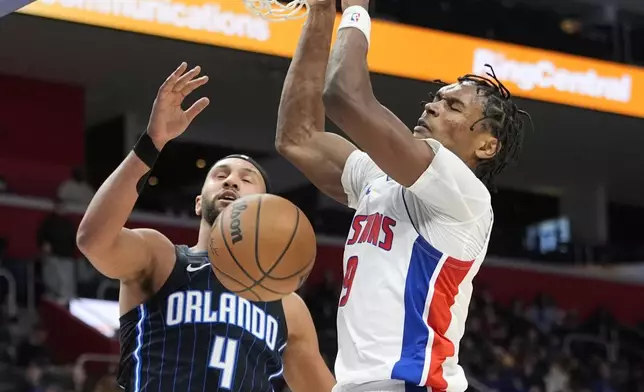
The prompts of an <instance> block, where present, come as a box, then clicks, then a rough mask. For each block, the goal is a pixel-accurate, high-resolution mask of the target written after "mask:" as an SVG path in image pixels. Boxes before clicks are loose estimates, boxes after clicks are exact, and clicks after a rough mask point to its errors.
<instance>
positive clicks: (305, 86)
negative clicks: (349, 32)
mask: <svg viewBox="0 0 644 392" xmlns="http://www.w3.org/2000/svg"><path fill="white" fill-rule="evenodd" d="M334 21H335V11H334V9H333V8H331V7H322V6H317V7H312V8H311V12H310V14H309V16H308V19H307V21H306V23H305V24H304V28H303V30H302V34H301V36H300V41H299V43H298V47H297V50H296V51H295V55H294V56H293V61H292V62H291V66H290V67H289V70H288V74H287V75H286V80H285V81H284V88H283V89H282V97H281V101H280V106H279V111H278V116H277V134H276V135H275V146H276V147H277V149H278V150H280V151H282V152H283V150H284V149H285V148H287V147H288V146H290V145H298V144H301V143H305V142H306V140H307V139H308V138H309V137H310V136H311V133H312V132H323V131H324V104H323V102H322V93H323V91H324V77H325V73H326V67H327V62H328V60H329V51H330V49H331V37H332V34H333V23H334Z"/></svg>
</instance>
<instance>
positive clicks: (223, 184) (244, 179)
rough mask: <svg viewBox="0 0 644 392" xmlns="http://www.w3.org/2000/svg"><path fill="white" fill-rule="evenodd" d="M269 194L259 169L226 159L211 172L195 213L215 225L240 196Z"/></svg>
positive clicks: (198, 197)
mask: <svg viewBox="0 0 644 392" xmlns="http://www.w3.org/2000/svg"><path fill="white" fill-rule="evenodd" d="M264 192H266V185H265V184H264V179H263V177H262V175H261V174H260V173H259V171H258V170H257V168H256V167H255V166H254V165H253V164H251V163H250V162H247V161H245V160H243V159H239V158H228V159H223V160H221V161H219V162H217V164H216V165H215V166H213V168H212V169H210V172H209V173H208V177H207V178H206V181H205V182H204V185H203V188H202V189H201V195H199V196H197V199H196V205H195V212H196V213H197V215H199V216H201V217H202V218H203V219H204V220H205V221H206V222H208V223H209V224H210V225H212V224H213V223H214V222H215V219H217V216H218V215H219V213H220V212H221V211H222V210H223V209H224V208H226V206H228V205H229V204H230V203H232V202H233V201H235V200H237V199H239V198H240V197H244V196H248V195H254V194H258V193H264Z"/></svg>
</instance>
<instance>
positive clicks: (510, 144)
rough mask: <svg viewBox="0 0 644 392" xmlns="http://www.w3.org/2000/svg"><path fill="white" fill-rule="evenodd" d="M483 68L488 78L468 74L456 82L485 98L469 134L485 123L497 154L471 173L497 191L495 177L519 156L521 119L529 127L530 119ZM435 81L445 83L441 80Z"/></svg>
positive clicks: (522, 124)
mask: <svg viewBox="0 0 644 392" xmlns="http://www.w3.org/2000/svg"><path fill="white" fill-rule="evenodd" d="M485 67H486V68H489V70H490V71H489V72H486V75H487V77H485V76H480V75H474V74H467V75H464V76H461V77H460V78H458V82H459V83H461V84H463V83H470V84H474V85H475V86H476V93H477V94H479V95H482V96H484V97H486V98H487V100H486V102H485V104H484V106H483V117H481V118H480V119H478V120H477V121H476V122H474V124H472V126H471V127H470V131H474V127H475V126H476V125H477V124H478V123H483V122H484V126H485V127H487V129H488V130H489V131H490V132H491V133H492V136H494V137H495V138H497V140H498V141H499V143H498V145H497V151H496V155H495V156H494V157H493V158H491V159H487V160H484V161H482V162H481V163H479V165H478V166H477V167H476V169H475V171H474V172H475V173H476V176H477V177H478V178H479V179H480V180H481V181H482V182H483V183H484V184H485V186H487V187H488V188H489V189H490V190H492V191H496V187H495V185H494V179H495V177H496V175H498V174H499V173H501V172H502V171H503V170H505V168H506V167H507V166H508V165H511V164H514V163H516V162H517V161H518V159H519V155H520V154H521V148H522V145H523V139H524V134H525V133H524V129H523V126H524V123H523V116H525V117H527V119H528V120H529V121H530V124H532V118H531V117H530V115H529V114H528V113H527V112H526V111H524V110H521V109H519V108H518V107H517V105H515V104H514V102H512V99H511V98H512V95H511V94H510V90H508V89H507V87H505V86H504V85H503V83H501V81H500V80H499V79H498V78H497V77H496V74H495V73H494V69H493V68H492V66H491V65H489V64H485ZM435 82H437V83H440V84H443V85H445V84H446V83H444V82H441V81H435Z"/></svg>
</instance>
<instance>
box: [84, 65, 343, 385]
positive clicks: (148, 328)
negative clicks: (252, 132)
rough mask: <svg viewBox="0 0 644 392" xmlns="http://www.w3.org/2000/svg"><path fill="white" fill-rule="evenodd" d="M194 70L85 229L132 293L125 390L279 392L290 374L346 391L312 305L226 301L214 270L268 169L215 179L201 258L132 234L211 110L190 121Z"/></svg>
mask: <svg viewBox="0 0 644 392" xmlns="http://www.w3.org/2000/svg"><path fill="white" fill-rule="evenodd" d="M186 68H187V65H186V64H185V63H183V64H182V65H181V66H180V67H179V68H178V69H177V70H176V71H175V72H174V73H173V74H172V75H170V77H169V78H168V79H167V80H166V81H165V83H164V84H163V85H162V86H161V89H160V90H159V94H158V95H157V98H156V100H155V102H154V106H153V108H152V114H151V116H150V122H149V124H148V129H147V133H145V134H144V135H143V136H142V137H141V139H140V140H139V142H138V143H137V145H136V147H135V148H134V151H132V152H131V153H130V154H129V155H128V156H127V157H126V158H125V160H124V161H123V163H122V164H121V165H120V166H119V167H118V168H117V169H116V170H115V171H114V173H112V175H111V176H110V177H109V178H108V179H107V180H106V181H105V182H104V183H103V185H102V186H101V187H100V188H99V190H98V192H97V193H96V195H95V196H94V199H93V200H92V202H91V203H90V205H89V207H88V209H87V212H86V213H85V216H84V217H83V220H82V222H81V224H80V227H79V229H78V238H77V242H78V246H79V248H80V249H81V251H82V252H83V253H84V254H85V255H86V256H87V258H88V259H89V260H90V261H91V262H92V263H93V265H94V266H95V267H96V268H97V269H98V270H99V271H100V272H102V273H103V274H104V275H105V276H108V277H110V278H114V279H119V280H120V282H121V291H120V298H119V302H120V308H121V319H120V322H121V329H120V341H121V362H120V368H119V375H118V381H119V384H120V385H121V386H122V387H123V388H124V389H125V390H126V391H136V392H138V391H155V392H156V391H159V392H161V391H200V392H201V391H229V390H232V391H235V392H244V391H249V392H250V391H272V390H273V386H272V385H271V383H272V380H273V379H274V378H276V377H280V376H281V375H282V372H283V374H284V377H285V379H286V381H287V383H288V385H289V386H290V388H291V389H292V390H293V391H294V392H309V391H320V392H329V391H330V390H331V388H332V387H333V385H334V384H335V380H334V379H333V376H332V375H331V373H330V371H329V370H328V368H327V367H326V365H325V364H324V362H323V360H322V358H321V356H320V354H319V351H318V343H317V337H316V333H315V329H314V326H313V322H312V320H311V316H310V314H309V311H308V309H307V308H306V306H305V305H304V303H303V301H302V300H301V299H300V298H299V297H298V296H297V295H296V294H292V295H290V296H287V297H285V298H284V299H283V300H282V301H276V302H271V303H262V302H254V303H250V302H249V301H247V300H245V299H242V298H240V297H237V296H236V295H233V294H232V293H230V292H229V291H228V290H226V289H225V288H224V287H223V286H222V285H221V283H220V282H219V281H218V280H217V278H216V277H215V274H214V272H213V271H212V269H211V265H210V263H209V261H208V255H207V251H206V250H207V244H208V241H209V237H210V228H211V226H212V224H213V222H214V221H215V219H216V217H217V215H218V213H219V212H220V211H221V210H222V209H223V208H225V206H227V205H228V204H229V203H231V202H232V201H233V200H235V199H237V198H239V197H242V196H246V195H250V194H257V193H264V192H266V191H267V187H268V181H267V177H266V174H265V173H264V171H263V170H262V169H261V168H260V167H259V165H257V163H255V162H254V161H253V160H252V159H250V158H248V157H246V156H243V155H235V156H229V157H226V158H224V159H222V160H220V161H219V162H217V163H216V164H215V165H214V167H213V168H212V169H211V170H210V171H209V173H208V177H207V178H206V179H205V182H204V185H203V188H202V191H201V195H199V196H197V198H196V206H195V212H196V214H197V215H198V216H200V217H201V224H200V228H199V238H198V240H197V244H196V245H195V246H194V247H192V248H187V247H186V246H184V245H179V246H176V245H173V244H172V243H171V242H170V240H168V238H167V237H165V236H164V235H163V234H161V233H159V232H158V231H155V230H151V229H135V230H130V229H126V228H124V225H125V223H126V221H127V219H128V216H129V215H130V213H131V211H132V209H133V207H134V204H135V202H136V200H137V197H138V193H137V183H140V184H143V183H144V182H145V180H146V178H147V173H149V171H150V170H151V168H152V166H153V165H154V163H155V160H156V158H157V156H158V154H159V151H160V150H161V149H162V148H163V146H164V145H165V144H166V143H167V142H169V141H170V140H172V139H174V138H176V137H178V136H179V135H181V134H182V133H183V132H184V131H185V130H186V128H187V127H188V125H189V124H190V122H191V121H192V120H193V119H194V118H195V117H196V116H197V115H198V114H199V113H200V112H201V111H202V110H203V109H205V108H206V106H207V105H208V103H209V101H208V99H207V98H201V99H200V100H198V101H197V102H195V104H194V105H192V107H191V108H189V109H188V110H187V111H183V110H182V108H181V104H182V102H183V100H184V98H185V97H186V96H187V95H188V94H190V93H191V92H192V91H193V90H195V89H196V88H198V87H199V86H201V85H203V84H205V83H206V82H207V77H205V76H204V77H200V78H197V79H195V77H196V76H197V75H198V74H199V72H200V69H199V67H196V68H194V69H192V70H191V71H189V72H187V73H185V74H184V72H185V71H186ZM139 189H140V188H139ZM215 262H216V260H215Z"/></svg>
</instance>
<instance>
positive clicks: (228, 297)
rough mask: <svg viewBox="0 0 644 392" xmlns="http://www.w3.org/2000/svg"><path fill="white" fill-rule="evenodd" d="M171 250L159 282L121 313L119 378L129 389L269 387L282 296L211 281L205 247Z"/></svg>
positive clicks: (280, 332)
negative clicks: (241, 291) (244, 292)
mask: <svg viewBox="0 0 644 392" xmlns="http://www.w3.org/2000/svg"><path fill="white" fill-rule="evenodd" d="M175 251H176V255H177V261H176V264H175V266H174V268H173V270H172V272H171V274H170V277H169V278H168V280H167V281H166V283H165V284H164V285H163V286H162V287H161V289H160V290H159V291H158V292H157V293H156V294H155V295H154V296H152V298H150V299H149V300H148V301H147V302H146V303H144V304H142V305H140V306H138V307H137V308H135V309H132V310H131V311H130V312H128V313H126V314H125V315H123V316H122V317H121V319H120V326H121V327H120V331H119V337H120V342H121V360H120V364H119V372H118V383H119V385H120V386H121V387H122V388H123V389H125V390H126V391H132V392H139V391H145V392H148V391H149V392H164V391H168V392H170V391H173V392H179V391H180V392H189V391H193V392H197V391H198V392H204V391H208V392H213V391H233V392H246V391H258V392H261V391H272V390H273V386H272V380H273V379H275V378H277V377H280V376H281V375H282V370H283V367H282V356H281V354H282V352H283V349H284V347H285V346H286V339H287V336H288V331H287V327H286V319H285V316H284V309H283V307H282V302H281V301H275V302H269V303H266V302H251V301H248V300H246V299H243V298H241V297H238V296H236V295H235V294H232V293H231V292H230V291H228V290H227V289H226V288H225V287H224V286H223V285H222V284H221V283H220V282H219V281H218V280H217V278H216V276H215V274H214V273H213V272H212V269H211V267H210V263H209V261H208V254H207V253H206V252H199V253H197V252H190V250H189V249H188V248H187V247H186V246H184V245H180V246H175Z"/></svg>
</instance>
